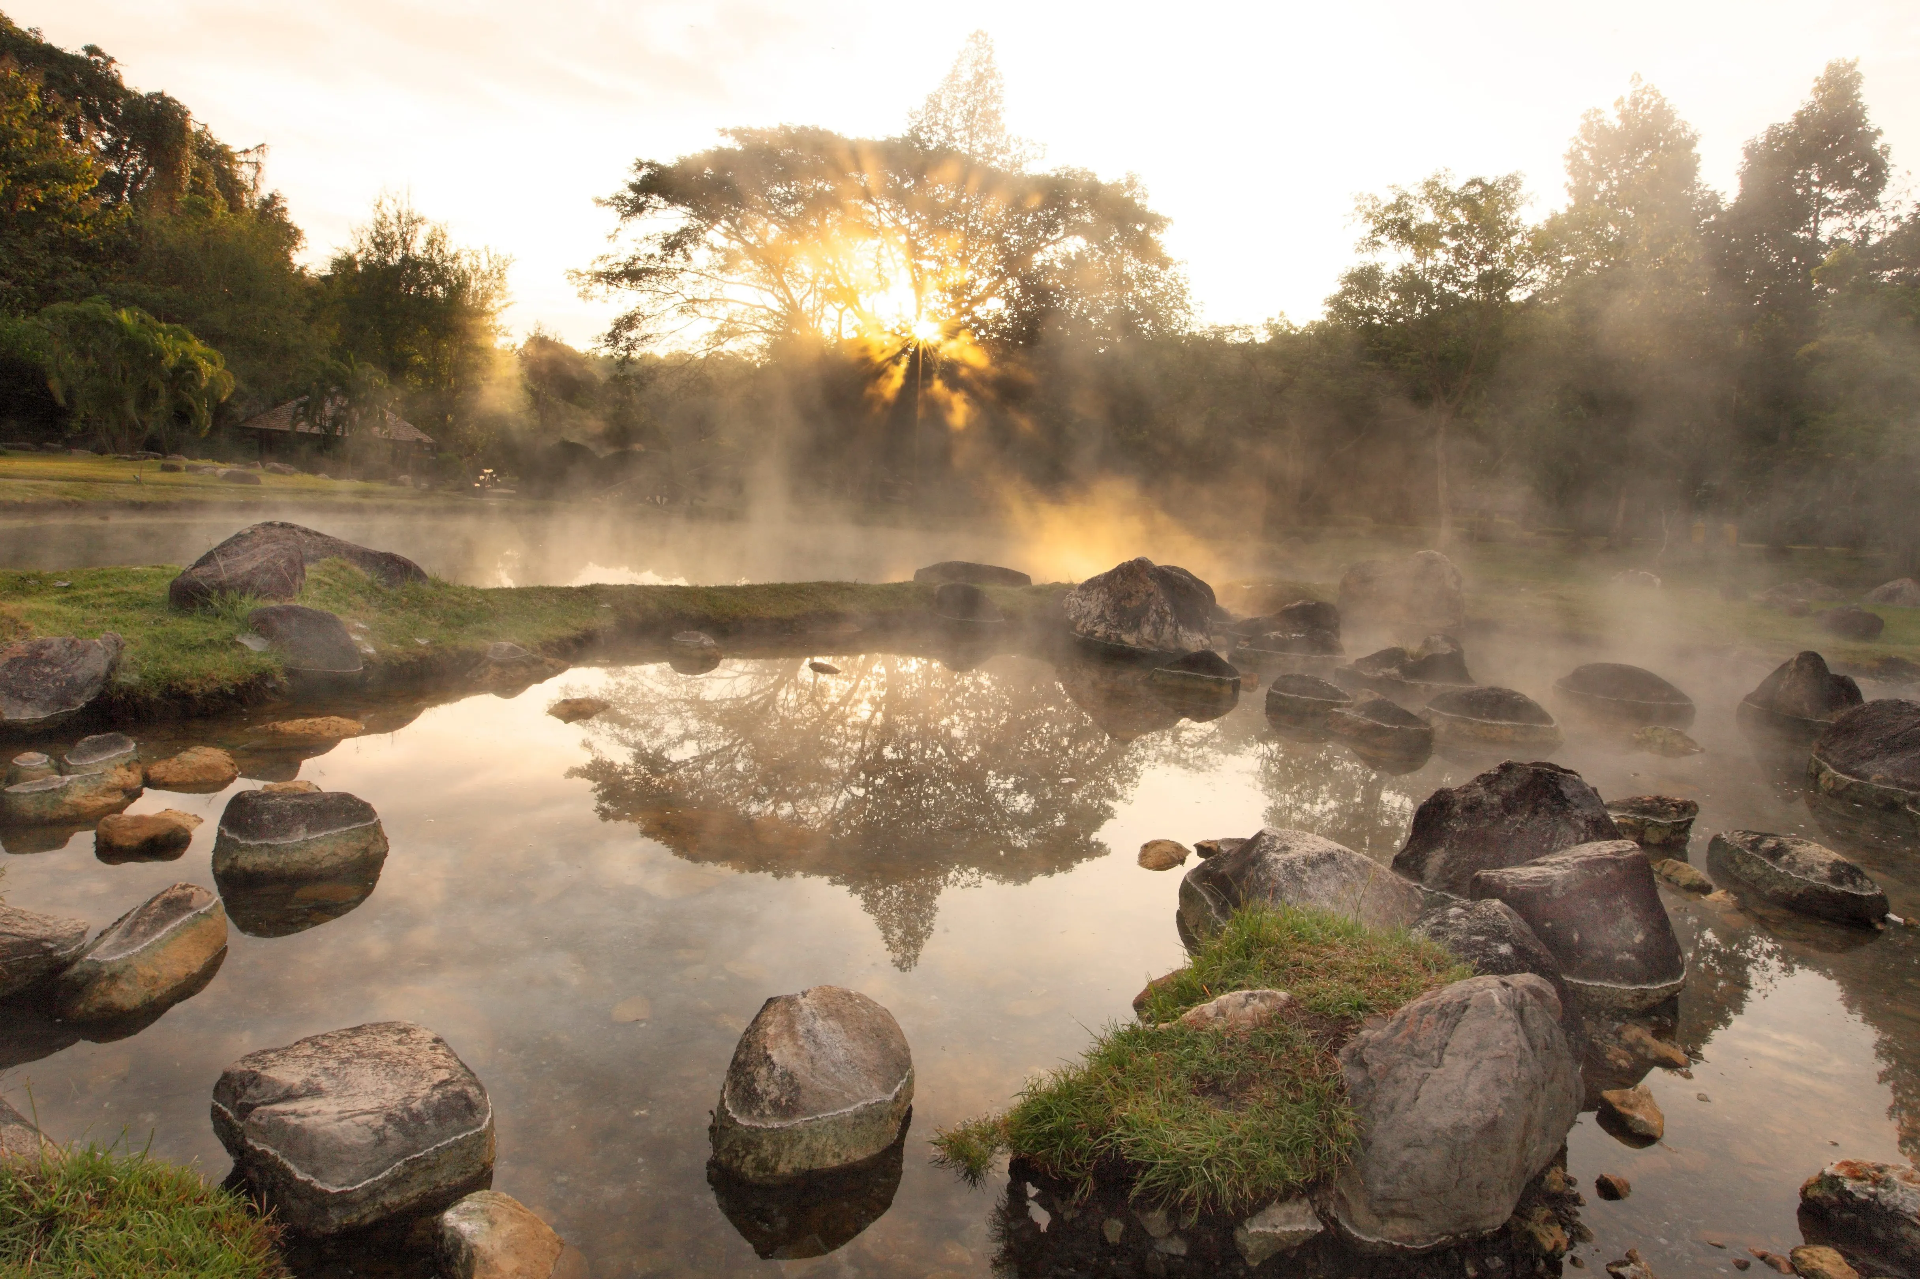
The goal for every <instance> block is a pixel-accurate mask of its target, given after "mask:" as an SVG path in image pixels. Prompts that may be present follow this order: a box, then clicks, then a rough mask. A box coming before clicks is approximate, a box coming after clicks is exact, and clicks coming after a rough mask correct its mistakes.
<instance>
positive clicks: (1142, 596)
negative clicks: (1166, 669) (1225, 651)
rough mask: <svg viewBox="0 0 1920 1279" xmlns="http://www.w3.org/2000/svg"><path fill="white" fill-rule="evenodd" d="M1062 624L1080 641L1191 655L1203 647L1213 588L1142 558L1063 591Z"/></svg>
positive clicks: (1187, 574)
mask: <svg viewBox="0 0 1920 1279" xmlns="http://www.w3.org/2000/svg"><path fill="white" fill-rule="evenodd" d="M1062 607H1063V608H1064V609H1065V612H1066V617H1067V622H1068V624H1069V625H1070V626H1071V627H1072V629H1073V633H1074V634H1076V635H1078V636H1080V637H1081V638H1082V639H1088V640H1093V641H1096V642H1097V643H1101V644H1109V645H1114V646H1116V647H1119V648H1124V649H1132V650H1136V651H1140V652H1150V653H1191V652H1194V651H1195V650H1197V649H1203V648H1205V647H1206V646H1207V633H1208V630H1209V629H1210V627H1211V625H1212V622H1213V608H1214V598H1213V588H1212V587H1210V586H1208V585H1207V584H1206V583H1205V582H1203V581H1201V580H1200V579H1199V578H1197V577H1195V576H1194V575H1193V574H1191V573H1189V572H1187V570H1185V569H1183V568H1176V567H1175V566H1173V565H1171V564H1167V565H1157V564H1155V563H1154V562H1153V561H1152V560H1150V559H1147V558H1146V557H1144V556H1142V557H1141V558H1139V559H1133V560H1128V561H1126V562H1125V563H1123V564H1117V565H1115V566H1114V567H1113V568H1110V569H1108V570H1107V571H1106V572H1104V573H1101V574H1100V575H1098V576H1097V577H1090V578H1088V579H1087V580H1086V581H1084V582H1082V583H1080V585H1078V586H1076V587H1074V588H1073V589H1072V590H1070V591H1068V592H1067V594H1066V598H1065V599H1064V600H1063V601H1062Z"/></svg>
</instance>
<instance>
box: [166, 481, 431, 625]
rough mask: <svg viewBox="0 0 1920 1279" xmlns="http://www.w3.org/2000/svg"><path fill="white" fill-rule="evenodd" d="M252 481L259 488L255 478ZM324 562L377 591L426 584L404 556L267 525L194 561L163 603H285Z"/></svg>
mask: <svg viewBox="0 0 1920 1279" xmlns="http://www.w3.org/2000/svg"><path fill="white" fill-rule="evenodd" d="M188 469H189V470H192V469H193V468H192V467H189V468H188ZM253 481H254V482H255V483H258V482H259V477H258V476H254V477H253ZM329 559H342V560H345V561H347V562H348V563H349V564H352V565H353V566H354V567H355V568H357V569H360V570H361V571H362V572H364V573H366V574H367V575H368V576H369V577H371V578H373V579H374V580H375V581H377V582H379V583H380V584H381V585H382V586H401V585H404V584H406V583H408V582H424V581H426V580H427V575H426V572H425V571H424V570H423V569H422V568H421V567H420V566H419V565H418V564H415V563H414V562H413V561H412V560H410V559H408V558H406V557H405V556H404V555H395V554H393V553H392V552H390V551H375V550H369V549H368V548H367V547H364V546H356V545H354V544H353V543H352V542H346V541H342V540H341V539H340V538H337V537H329V536H328V535H326V534H325V533H318V532H315V531H314V530H313V529H310V528H303V527H302V526H300V525H298V524H288V523H284V522H282V521H279V520H270V521H268V522H266V523H264V524H254V525H251V526H249V527H247V528H243V529H241V530H240V531H239V532H238V533H235V534H234V535H233V536H232V537H230V538H228V539H227V540H226V541H224V542H222V543H220V545H218V546H216V547H214V548H213V549H212V550H210V551H208V552H207V553H206V554H205V555H202V556H201V557H200V558H199V559H197V560H195V561H194V562H193V563H192V564H191V565H190V566H188V567H187V568H186V570H185V571H183V572H182V573H181V574H180V575H179V576H178V577H176V578H174V579H173V581H172V583H171V584H169V585H168V587H167V601H168V603H170V604H172V605H173V606H174V607H175V608H199V607H201V606H203V605H205V604H207V603H208V602H210V601H211V600H212V599H214V597H216V596H219V595H251V596H255V597H257V598H260V599H268V600H290V599H292V598H294V596H296V595H298V594H299V593H300V588H301V586H303V585H304V584H305V583H306V580H307V569H308V568H309V567H311V566H312V565H315V564H318V563H320V562H321V561H322V560H329Z"/></svg>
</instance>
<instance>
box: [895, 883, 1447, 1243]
mask: <svg viewBox="0 0 1920 1279" xmlns="http://www.w3.org/2000/svg"><path fill="white" fill-rule="evenodd" d="M1469 975H1470V974H1469V972H1468V970H1467V969H1465V968H1463V967H1461V966H1460V965H1459V964H1457V963H1456V962H1455V961H1454V959H1453V957H1452V956H1451V955H1448V954H1447V953H1446V952H1445V951H1443V950H1441V949H1440V948H1439V947H1437V946H1434V945H1431V944H1430V943H1427V942H1423V941H1417V940H1415V939H1413V938H1410V937H1408V936H1407V935H1405V934H1404V933H1377V932H1369V931H1368V930H1366V929H1364V928H1362V927H1360V926H1359V925H1358V924H1356V923H1354V922H1352V921H1351V920H1347V919H1343V918H1339V917H1336V916H1332V915H1326V914H1322V913H1320V912H1316V911H1303V910H1294V909H1291V908H1284V907H1283V908H1280V909H1277V910H1276V909H1269V908H1265V907H1250V908H1248V909H1245V910H1243V911H1241V912H1240V913H1238V914H1237V915H1235V916H1234V918H1233V919H1232V921H1231V922H1229V923H1228V925H1227V926H1226V927H1225V928H1224V929H1222V930H1221V932H1220V933H1219V934H1218V935H1217V936H1215V937H1214V938H1213V939H1212V940H1211V941H1209V942H1208V943H1207V944H1206V945H1205V947H1204V948H1203V949H1202V950H1201V951H1200V953H1199V954H1197V955H1196V956H1195V957H1194V959H1193V961H1192V962H1191V963H1190V964H1189V965H1188V966H1187V967H1186V968H1183V969H1181V970H1180V971H1179V973H1177V974H1175V975H1174V976H1172V977H1171V978H1170V979H1169V980H1165V981H1163V982H1161V983H1159V984H1158V985H1157V986H1156V987H1155V989H1154V992H1153V994H1152V996H1151V998H1150V999H1149V1001H1148V1003H1147V1006H1146V1009H1145V1020H1146V1022H1147V1023H1148V1024H1144V1025H1143V1024H1114V1025H1110V1026H1108V1027H1107V1028H1106V1029H1105V1030H1103V1031H1102V1032H1101V1033H1100V1035H1099V1037H1098V1038H1097V1039H1096V1040H1095V1041H1094V1044H1093V1046H1092V1047H1091V1048H1090V1049H1089V1050H1088V1051H1087V1054H1086V1056H1085V1057H1084V1058H1083V1059H1082V1060H1081V1061H1080V1062H1078V1063H1077V1064H1074V1065H1069V1066H1064V1067H1062V1068H1060V1069H1058V1070H1055V1071H1053V1072H1052V1073H1050V1074H1048V1075H1047V1076H1045V1077H1044V1078H1042V1079H1038V1080H1035V1081H1033V1082H1032V1083H1030V1084H1028V1086H1027V1087H1026V1088H1025V1089H1023V1090H1022V1092H1021V1094H1020V1099H1019V1100H1018V1101H1017V1102H1016V1103H1015V1104H1014V1106H1013V1107H1012V1109H1010V1110H1008V1111H1007V1112H1006V1113H1005V1114H1002V1115H993V1116H988V1117H986V1118H982V1119H976V1120H973V1121H970V1122H968V1123H964V1124H960V1125H958V1126H956V1127H954V1128H950V1129H947V1130H944V1131H942V1132H941V1133H939V1134H938V1135H937V1136H936V1137H935V1139H934V1142H933V1145H934V1148H935V1159H936V1161H937V1162H939V1163H941V1164H943V1165H945V1166H947V1167H949V1168H953V1169H955V1170H956V1171H958V1172H959V1173H960V1174H961V1175H962V1176H963V1177H965V1178H967V1179H968V1180H969V1181H972V1182H976V1183H977V1182H978V1181H979V1180H980V1179H981V1178H982V1177H984V1176H985V1175H986V1173H987V1172H988V1171H989V1169H990V1168H991V1167H992V1164H993V1160H994V1158H995V1156H996V1155H998V1154H999V1153H1000V1152H1002V1151H1005V1152H1008V1153H1010V1154H1013V1155H1016V1156H1021V1157H1024V1158H1027V1159H1030V1160H1032V1161H1033V1162H1034V1163H1035V1164H1037V1165H1038V1166H1039V1167H1040V1168H1041V1169H1042V1170H1044V1171H1045V1172H1047V1173H1049V1174H1050V1175H1052V1176H1055V1177H1058V1178H1060V1179H1062V1180H1065V1181H1071V1182H1078V1183H1080V1184H1081V1185H1082V1186H1083V1187H1089V1186H1091V1184H1092V1182H1093V1181H1094V1180H1095V1179H1102V1180H1125V1181H1127V1182H1129V1183H1130V1184H1131V1193H1132V1195H1133V1196H1134V1197H1135V1198H1138V1199H1141V1200H1144V1201H1146V1202H1149V1203H1154V1204H1157V1205H1161V1206H1165V1207H1168V1208H1172V1209H1176V1210H1178V1211H1181V1212H1187V1213H1194V1212H1206V1211H1234V1210H1238V1209H1244V1208H1248V1207H1252V1206H1255V1205H1256V1204H1257V1203H1260V1202H1264V1201H1266V1200H1268V1199H1271V1198H1274V1197H1276V1196H1279V1195H1282V1194H1286V1193H1288V1192H1290V1191H1293V1190H1295V1189H1297V1188H1299V1187H1302V1186H1306V1185H1310V1184H1312V1183H1314V1182H1317V1181H1321V1180H1323V1179H1324V1178H1326V1177H1328V1176H1330V1175H1332V1174H1333V1173H1334V1172H1335V1171H1337V1170H1338V1169H1339V1167H1340V1166H1341V1165H1342V1164H1343V1163H1344V1162H1345V1160H1346V1158H1347V1156H1348V1154H1349V1152H1350V1151H1351V1150H1352V1147H1353V1143H1354V1140H1355V1131H1354V1115H1353V1111H1352V1109H1351V1107H1349V1106H1348V1104H1347V1101H1346V1089H1345V1085H1344V1083H1343V1081H1342V1079H1341V1075H1340V1066H1339V1062H1338V1060H1337V1058H1336V1056H1335V1052H1336V1051H1337V1048H1338V1046H1339V1044H1341V1043H1342V1042H1344V1041H1345V1039H1346V1038H1347V1037H1348V1036H1349V1035H1351V1033H1352V1032H1353V1030H1354V1029H1355V1027H1357V1025H1358V1024H1359V1022H1360V1021H1361V1020H1362V1019H1364V1018H1366V1017H1369V1016H1373V1015H1376V1014H1381V1013H1387V1012H1391V1011H1393V1010H1394V1009H1396V1008H1398V1007H1400V1006H1401V1005H1402V1004H1404V1003H1406V1002H1407V1001H1408V1000H1410V999H1413V998H1415V997H1416V996H1418V995H1420V994H1423V993H1425V992H1426V991H1429V990H1432V989H1435V988H1436V987H1439V986H1442V985H1445V984H1446V983H1448V982H1451V981H1457V980H1459V979H1461V978H1463V977H1466V976H1469ZM1261 988H1273V989H1279V990H1285V991H1288V992H1290V993H1291V994H1292V995H1293V996H1294V998H1295V999H1296V1000H1297V1001H1299V1002H1298V1015H1295V1016H1290V1017H1287V1018H1285V1019H1282V1020H1279V1021H1276V1022H1272V1023H1269V1024H1268V1025H1266V1026H1263V1027H1260V1028H1257V1029H1255V1030H1252V1031H1247V1032H1240V1033H1229V1032H1223V1031H1218V1030H1192V1029H1189V1028H1187V1027H1185V1026H1179V1025H1171V1026H1164V1027H1162V1026H1158V1025H1156V1024H1155V1023H1163V1022H1170V1021H1173V1020H1174V1019H1175V1018H1177V1017H1178V1016H1179V1015H1180V1014H1181V1013H1182V1012H1185V1011H1186V1010H1187V1009H1189V1008H1192V1007H1195V1006H1197V1005H1199V1004H1203V1003H1205V1002H1207V1001H1208V1000H1210V999H1212V998H1214V997H1215V996H1218V995H1222V994H1225V993H1226V992H1228V991H1231V990H1252V989H1261Z"/></svg>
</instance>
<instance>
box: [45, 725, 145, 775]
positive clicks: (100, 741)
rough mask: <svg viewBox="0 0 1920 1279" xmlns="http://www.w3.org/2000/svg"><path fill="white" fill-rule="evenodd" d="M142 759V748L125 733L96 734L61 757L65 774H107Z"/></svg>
mask: <svg viewBox="0 0 1920 1279" xmlns="http://www.w3.org/2000/svg"><path fill="white" fill-rule="evenodd" d="M139 758H140V748H139V747H138V746H136V745H134V742H133V739H132V738H131V737H128V736H127V735H126V734H125V733H95V734H94V735H93V736H92V737H83V738H81V739H80V740H79V741H78V742H75V743H74V746H73V749H72V750H70V751H68V752H67V753H66V754H65V755H64V756H62V757H61V763H62V764H63V765H64V767H62V768H61V770H60V771H61V772H63V773H72V774H78V773H105V772H108V771H110V770H112V769H115V768H119V767H121V766H122V765H125V764H131V763H135V762H137V761H138V760H139Z"/></svg>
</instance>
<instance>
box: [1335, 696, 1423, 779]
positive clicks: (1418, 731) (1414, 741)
mask: <svg viewBox="0 0 1920 1279" xmlns="http://www.w3.org/2000/svg"><path fill="white" fill-rule="evenodd" d="M1326 725H1327V731H1328V732H1330V733H1332V734H1333V735H1334V736H1335V737H1337V738H1339V739H1340V740H1341V741H1343V742H1346V743H1347V744H1348V745H1349V746H1352V747H1353V748H1354V749H1355V750H1358V751H1364V752H1367V753H1368V754H1370V755H1371V756H1373V757H1376V758H1382V759H1385V758H1394V757H1398V758H1404V759H1406V760H1407V761H1408V762H1409V763H1411V764H1412V765H1413V767H1416V768H1417V767H1419V765H1420V764H1423V763H1425V762H1426V759H1427V756H1428V755H1429V754H1431V753H1432V751H1433V725H1431V724H1429V723H1427V721H1425V720H1423V719H1421V718H1420V717H1419V716H1418V715H1416V714H1414V713H1413V712H1412V711H1410V710H1407V709H1406V708H1404V707H1402V706H1400V705H1399V704H1397V703H1395V702H1392V701H1389V700H1388V699H1387V698H1384V697H1367V698H1363V699H1361V700H1359V701H1356V702H1354V703H1353V705H1351V706H1336V707H1334V708H1333V709H1331V710H1329V711H1328V712H1327V716H1326ZM1369 762H1371V760H1369Z"/></svg>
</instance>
